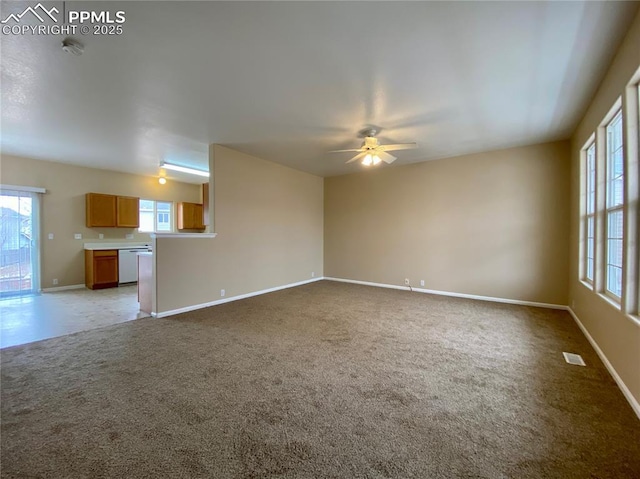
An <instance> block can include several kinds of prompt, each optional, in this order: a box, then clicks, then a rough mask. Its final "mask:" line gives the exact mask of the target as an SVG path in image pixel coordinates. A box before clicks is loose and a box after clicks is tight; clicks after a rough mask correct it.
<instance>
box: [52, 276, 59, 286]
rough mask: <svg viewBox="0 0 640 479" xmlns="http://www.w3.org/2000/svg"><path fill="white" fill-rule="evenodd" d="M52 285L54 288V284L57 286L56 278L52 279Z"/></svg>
mask: <svg viewBox="0 0 640 479" xmlns="http://www.w3.org/2000/svg"><path fill="white" fill-rule="evenodd" d="M52 283H53V285H54V286H55V285H56V284H58V278H53V281H52Z"/></svg>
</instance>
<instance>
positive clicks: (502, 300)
mask: <svg viewBox="0 0 640 479" xmlns="http://www.w3.org/2000/svg"><path fill="white" fill-rule="evenodd" d="M324 279H326V280H329V281H339V282H341V283H353V284H363V285H365V286H376V287H378V288H390V289H400V290H402V291H415V292H417V293H427V294H437V295H439V296H451V297H454V298H465V299H477V300H479V301H491V302H492V303H508V304H518V305H521V306H536V307H539V308H549V309H563V310H564V309H566V308H567V306H565V305H563V304H552V303H538V302H535V301H522V300H520V299H508V298H495V297H493V296H478V295H475V294H464V293H452V292H449V291H439V290H435V289H424V288H413V287H412V288H409V286H399V285H397V284H384V283H371V282H369V281H357V280H355V279H343V278H332V277H328V276H327V277H325V278H324Z"/></svg>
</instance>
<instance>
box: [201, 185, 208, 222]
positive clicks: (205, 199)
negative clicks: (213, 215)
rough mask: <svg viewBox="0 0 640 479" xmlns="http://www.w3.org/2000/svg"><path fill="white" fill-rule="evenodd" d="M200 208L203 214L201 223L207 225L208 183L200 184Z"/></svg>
mask: <svg viewBox="0 0 640 479" xmlns="http://www.w3.org/2000/svg"><path fill="white" fill-rule="evenodd" d="M202 210H203V212H202V214H203V215H204V219H203V222H202V223H203V224H204V225H205V226H209V183H203V184H202Z"/></svg>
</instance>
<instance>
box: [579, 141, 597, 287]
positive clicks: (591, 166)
mask: <svg viewBox="0 0 640 479" xmlns="http://www.w3.org/2000/svg"><path fill="white" fill-rule="evenodd" d="M582 158H583V161H582V165H583V170H582V171H583V179H582V187H583V188H584V194H583V198H584V205H583V207H582V217H583V225H582V235H583V242H582V244H583V249H582V255H581V256H582V261H581V263H582V273H581V279H582V280H583V281H584V282H586V283H588V284H589V285H590V286H591V287H593V285H594V283H595V276H596V242H597V235H596V216H597V215H596V212H597V202H596V181H597V158H596V140H595V135H591V137H590V138H589V140H588V141H587V143H586V144H585V146H584V147H583V148H582ZM591 195H592V196H591ZM590 196H591V197H590ZM589 223H591V235H590V234H589ZM590 239H591V240H592V256H589V240H590ZM589 266H591V268H589ZM589 270H591V276H589Z"/></svg>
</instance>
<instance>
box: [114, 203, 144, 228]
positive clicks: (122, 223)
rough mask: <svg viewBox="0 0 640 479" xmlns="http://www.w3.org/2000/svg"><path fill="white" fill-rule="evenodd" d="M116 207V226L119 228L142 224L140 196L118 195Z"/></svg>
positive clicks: (134, 226) (135, 226)
mask: <svg viewBox="0 0 640 479" xmlns="http://www.w3.org/2000/svg"><path fill="white" fill-rule="evenodd" d="M116 203H117V205H116V206H117V207H116V226H117V227H118V228H137V227H139V226H140V198H134V197H132V196H118V197H117V201H116Z"/></svg>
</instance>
